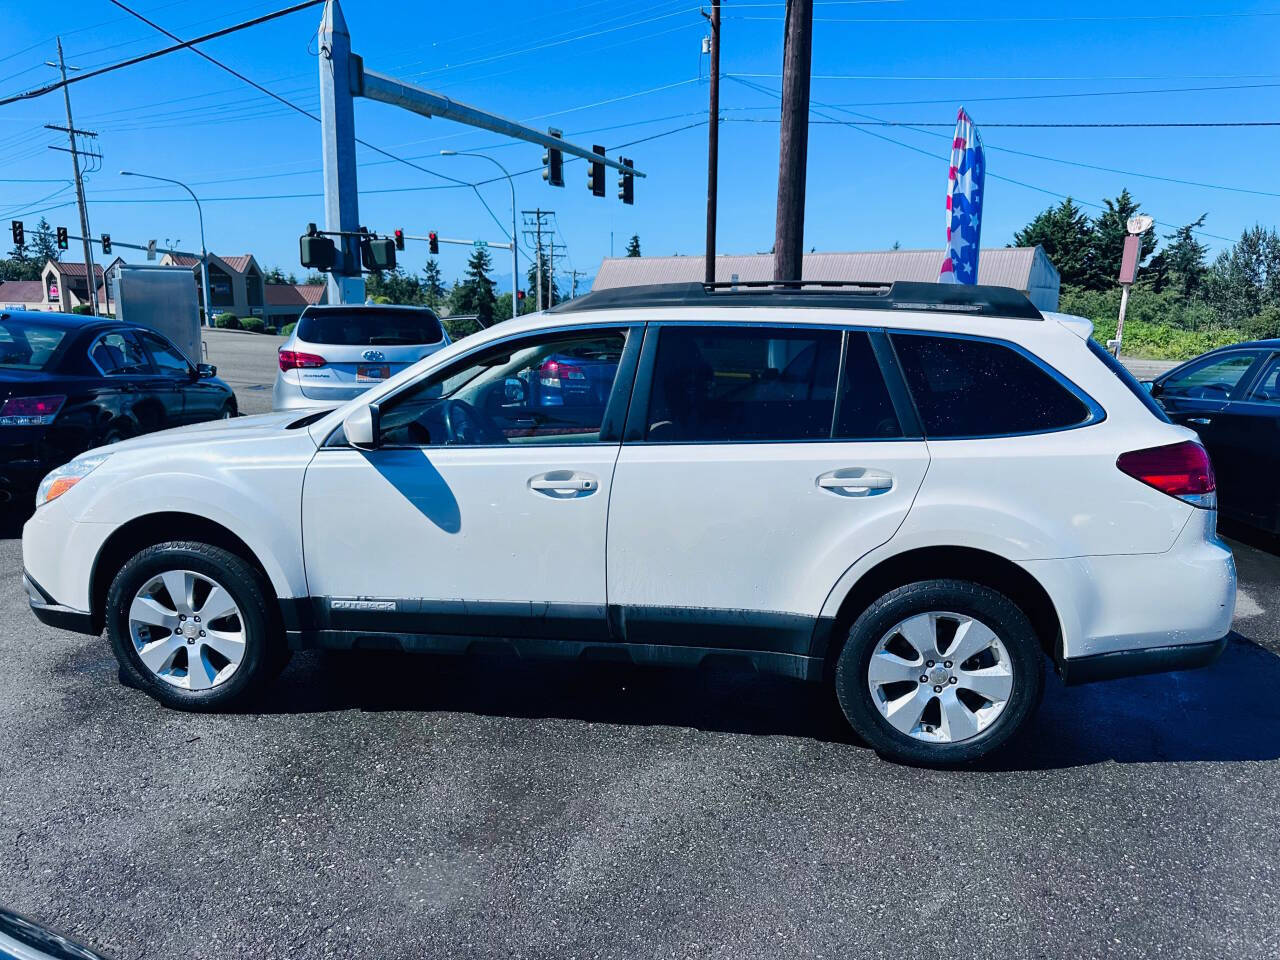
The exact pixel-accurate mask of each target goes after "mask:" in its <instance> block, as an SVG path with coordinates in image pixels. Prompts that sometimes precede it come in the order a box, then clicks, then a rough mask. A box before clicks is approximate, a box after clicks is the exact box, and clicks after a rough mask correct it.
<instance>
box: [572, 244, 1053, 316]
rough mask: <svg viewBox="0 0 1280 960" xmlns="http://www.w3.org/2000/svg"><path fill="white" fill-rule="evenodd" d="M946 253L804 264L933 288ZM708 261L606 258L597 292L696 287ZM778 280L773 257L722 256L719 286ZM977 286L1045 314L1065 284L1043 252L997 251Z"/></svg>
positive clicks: (981, 266)
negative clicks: (1020, 299)
mask: <svg viewBox="0 0 1280 960" xmlns="http://www.w3.org/2000/svg"><path fill="white" fill-rule="evenodd" d="M942 258H943V253H942V251H941V250H880V251H873V252H868V253H806V254H805V255H804V260H803V261H802V269H803V272H804V279H805V280H860V281H866V282H871V283H877V282H879V283H890V282H892V281H894V280H918V281H924V282H933V281H936V280H937V279H938V272H939V270H940V269H941V267H942ZM704 269H705V261H704V259H703V258H702V257H700V256H692V257H607V258H605V260H604V262H603V263H602V264H601V265H600V272H599V273H597V274H596V278H595V282H594V283H592V285H591V289H592V290H607V289H609V288H611V287H627V286H648V285H650V284H655V283H681V282H697V281H700V280H702V279H703V277H704ZM735 276H736V277H737V279H738V280H771V279H773V256H772V255H771V254H767V253H757V254H750V255H747V256H730V255H725V254H720V255H718V256H717V257H716V280H718V281H721V282H725V283H728V282H730V281H732V280H733V279H734V277H735ZM978 282H979V283H982V284H989V285H991V286H997V287H1012V288H1013V289H1014V290H1021V291H1022V292H1023V293H1025V294H1026V295H1027V297H1028V298H1029V299H1030V300H1031V302H1032V303H1034V304H1035V305H1036V306H1037V307H1039V308H1040V309H1041V310H1057V309H1058V288H1059V286H1060V283H1061V281H1060V279H1059V277H1058V270H1057V268H1056V267H1055V266H1054V265H1053V264H1052V263H1051V262H1050V260H1049V257H1048V255H1047V254H1046V253H1045V252H1044V250H1043V249H1041V248H1040V247H998V248H993V249H990V250H983V251H982V253H981V255H980V256H979V257H978Z"/></svg>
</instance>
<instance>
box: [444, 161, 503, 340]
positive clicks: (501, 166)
mask: <svg viewBox="0 0 1280 960" xmlns="http://www.w3.org/2000/svg"><path fill="white" fill-rule="evenodd" d="M440 156H442V157H479V158H480V159H481V160H488V161H489V162H490V163H492V164H493V165H494V166H495V167H497V168H498V169H499V170H501V171H502V175H503V176H504V177H506V178H507V186H508V187H510V188H511V319H512V320H514V319H515V318H516V317H518V316H519V315H520V302H519V297H517V296H516V294H517V292H518V291H519V290H520V260H519V253H518V252H517V250H516V242H517V241H516V237H517V236H518V234H517V233H516V182H515V181H514V180H512V179H511V174H509V173H507V168H506V167H504V166H503V165H502V164H500V163H499V162H498V161H497V160H495V159H493V157H491V156H488V155H487V154H484V153H465V152H463V151H461V150H441V151H440Z"/></svg>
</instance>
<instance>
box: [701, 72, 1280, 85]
mask: <svg viewBox="0 0 1280 960" xmlns="http://www.w3.org/2000/svg"><path fill="white" fill-rule="evenodd" d="M723 76H725V77H729V78H730V79H743V80H781V79H782V74H780V73H726V74H723ZM1277 77H1280V74H1276V73H1222V74H1217V73H1208V74H1173V75H1169V76H1131V75H1126V76H1105V77H1104V76H1098V77H1068V76H1043V77H940V76H928V77H926V76H907V77H904V76H899V75H896V74H857V73H823V74H818V73H815V74H814V75H813V77H812V78H811V79H813V80H876V81H887V80H894V81H905V82H909V83H926V82H938V83H955V82H959V81H970V82H975V83H1049V82H1055V83H1056V82H1060V81H1072V82H1079V83H1087V82H1093V81H1099V82H1100V81H1103V80H1108V81H1110V80H1274V79H1276V78H1277Z"/></svg>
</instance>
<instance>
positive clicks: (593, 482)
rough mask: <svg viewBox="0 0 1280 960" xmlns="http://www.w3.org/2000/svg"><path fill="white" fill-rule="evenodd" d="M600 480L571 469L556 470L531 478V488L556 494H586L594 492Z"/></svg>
mask: <svg viewBox="0 0 1280 960" xmlns="http://www.w3.org/2000/svg"><path fill="white" fill-rule="evenodd" d="M599 486H600V481H599V480H597V479H596V478H595V477H591V476H587V475H586V474H584V473H574V472H572V471H569V470H554V471H552V472H551V473H543V474H539V475H538V476H536V477H530V478H529V489H530V490H534V491H536V492H538V493H545V494H550V495H552V496H555V495H562V496H563V495H576V496H586V495H587V494H589V493H594V492H595V491H596V489H597V488H598V487H599Z"/></svg>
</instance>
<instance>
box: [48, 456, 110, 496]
mask: <svg viewBox="0 0 1280 960" xmlns="http://www.w3.org/2000/svg"><path fill="white" fill-rule="evenodd" d="M109 456H111V454H109V453H102V454H98V455H97V456H93V457H77V458H76V459H75V460H72V461H71V462H70V463H67V464H64V465H62V466H61V467H58V468H57V469H56V470H51V471H50V472H49V474H48V475H47V476H46V477H45V478H44V479H43V480H41V481H40V486H39V487H38V488H37V489H36V506H37V507H42V506H44V505H45V504H46V503H48V502H49V501H50V500H57V499H58V498H59V497H60V496H62V495H63V494H64V493H66V492H67V491H68V490H70V489H71V488H72V487H74V486H75V485H76V484H77V483H79V482H80V481H81V480H83V479H84V478H85V477H87V476H88V475H89V474H91V473H93V471H94V470H96V469H97V468H98V467H100V466H102V464H104V463H106V461H107V458H108V457H109Z"/></svg>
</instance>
